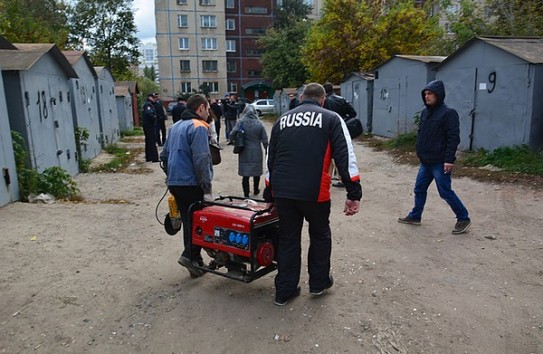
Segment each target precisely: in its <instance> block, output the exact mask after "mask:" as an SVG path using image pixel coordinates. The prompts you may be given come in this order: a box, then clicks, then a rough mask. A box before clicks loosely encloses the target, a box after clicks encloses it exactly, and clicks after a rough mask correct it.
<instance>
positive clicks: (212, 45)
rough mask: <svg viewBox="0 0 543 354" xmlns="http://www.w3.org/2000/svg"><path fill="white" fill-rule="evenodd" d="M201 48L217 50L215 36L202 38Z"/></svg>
mask: <svg viewBox="0 0 543 354" xmlns="http://www.w3.org/2000/svg"><path fill="white" fill-rule="evenodd" d="M202 50H217V38H202Z"/></svg>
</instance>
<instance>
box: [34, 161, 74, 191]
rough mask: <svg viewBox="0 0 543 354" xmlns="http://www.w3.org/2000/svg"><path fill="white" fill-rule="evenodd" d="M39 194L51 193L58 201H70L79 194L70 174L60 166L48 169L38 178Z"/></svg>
mask: <svg viewBox="0 0 543 354" xmlns="http://www.w3.org/2000/svg"><path fill="white" fill-rule="evenodd" d="M39 193H49V194H52V195H54V196H55V198H57V199H70V198H73V197H75V196H77V194H78V193H79V190H78V188H77V183H76V182H75V181H74V180H73V179H72V177H71V176H70V174H69V173H68V172H66V171H65V170H63V169H62V168H60V167H58V166H53V167H49V168H46V169H45V170H44V171H43V173H42V174H40V175H39V178H38V191H37V193H35V194H39Z"/></svg>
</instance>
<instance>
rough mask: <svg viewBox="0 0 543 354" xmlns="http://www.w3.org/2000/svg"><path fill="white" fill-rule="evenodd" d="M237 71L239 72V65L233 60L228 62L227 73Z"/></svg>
mask: <svg viewBox="0 0 543 354" xmlns="http://www.w3.org/2000/svg"><path fill="white" fill-rule="evenodd" d="M236 71H238V65H237V63H236V62H235V61H233V60H228V61H227V62H226V72H228V73H235V72H236Z"/></svg>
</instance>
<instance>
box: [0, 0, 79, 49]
mask: <svg viewBox="0 0 543 354" xmlns="http://www.w3.org/2000/svg"><path fill="white" fill-rule="evenodd" d="M68 7H69V5H67V4H66V3H65V2H64V1H62V0H0V33H1V34H2V36H4V37H6V38H7V39H8V40H9V41H10V42H12V43H55V44H56V45H57V46H59V47H60V48H61V49H64V47H65V44H66V42H67V40H68V32H69V29H68V25H67V17H66V11H67V9H68Z"/></svg>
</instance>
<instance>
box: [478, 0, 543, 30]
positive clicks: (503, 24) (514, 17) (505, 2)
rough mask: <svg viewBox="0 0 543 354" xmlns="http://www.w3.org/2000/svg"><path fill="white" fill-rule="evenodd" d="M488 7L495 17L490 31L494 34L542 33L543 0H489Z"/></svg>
mask: <svg viewBox="0 0 543 354" xmlns="http://www.w3.org/2000/svg"><path fill="white" fill-rule="evenodd" d="M488 9H489V10H490V11H491V13H492V16H493V17H494V18H495V21H493V23H492V31H493V33H494V34H496V35H504V36H542V35H543V1H541V0H489V1H488Z"/></svg>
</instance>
